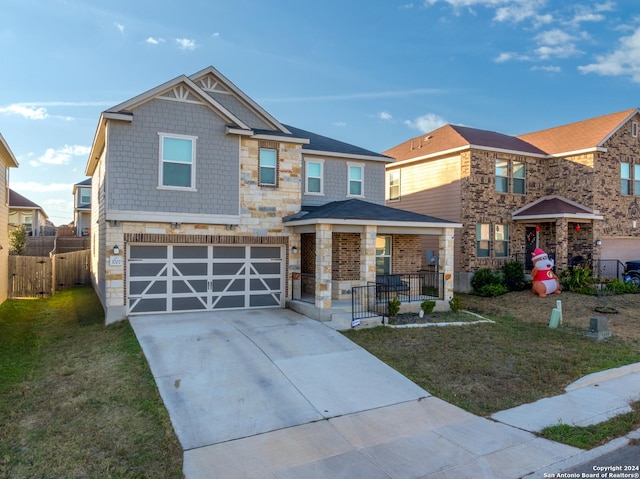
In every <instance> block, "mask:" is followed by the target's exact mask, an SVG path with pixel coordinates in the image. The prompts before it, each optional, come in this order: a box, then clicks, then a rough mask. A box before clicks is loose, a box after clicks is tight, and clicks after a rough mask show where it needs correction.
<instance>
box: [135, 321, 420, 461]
mask: <svg viewBox="0 0 640 479" xmlns="http://www.w3.org/2000/svg"><path fill="white" fill-rule="evenodd" d="M131 324H132V325H133V328H134V330H135V333H136V335H137V337H138V340H139V341H140V344H141V345H142V349H143V350H144V353H145V356H146V357H147V359H148V361H149V364H150V366H151V371H152V373H153V376H154V378H155V380H156V382H157V384H158V388H159V390H160V394H161V395H162V399H163V400H164V402H165V405H166V407H167V409H168V410H169V415H170V417H171V421H172V423H173V427H174V429H175V431H176V434H177V435H178V438H179V440H180V442H181V444H182V446H183V448H184V449H185V450H190V449H194V448H199V447H203V446H208V445H211V444H217V443H220V442H225V441H230V440H233V439H239V438H243V437H249V436H255V435H256V434H261V433H265V432H269V431H275V430H278V429H283V428H288V427H291V426H297V425H300V424H306V423H310V422H314V421H320V420H322V419H326V418H330V417H336V416H343V415H345V414H351V413H354V412H358V411H364V410H368V409H375V408H380V407H383V406H388V405H391V404H397V403H401V402H406V401H412V400H416V399H419V398H423V397H427V396H429V393H427V392H426V391H425V390H423V389H422V388H420V387H418V386H416V385H415V384H414V383H413V382H411V381H409V380H408V379H406V378H405V377H404V376H402V375H400V374H399V373H397V372H396V371H395V370H393V369H391V368H390V367H389V366H387V365H386V364H384V363H382V362H381V361H379V360H378V359H376V358H375V357H373V356H372V355H370V354H369V353H368V352H366V351H365V350H363V349H362V348H360V347H358V346H356V345H355V344H353V343H352V342H351V341H349V340H348V339H346V338H344V337H343V336H342V335H341V334H340V333H338V332H336V331H334V330H332V329H331V328H329V327H327V326H325V325H324V324H322V323H319V322H317V321H314V320H312V319H309V318H306V317H304V316H301V315H299V314H297V313H294V312H293V311H291V310H283V309H264V310H252V311H227V312H221V313H193V314H189V313H187V314H175V315H172V314H163V315H153V316H140V317H136V318H132V319H131Z"/></svg>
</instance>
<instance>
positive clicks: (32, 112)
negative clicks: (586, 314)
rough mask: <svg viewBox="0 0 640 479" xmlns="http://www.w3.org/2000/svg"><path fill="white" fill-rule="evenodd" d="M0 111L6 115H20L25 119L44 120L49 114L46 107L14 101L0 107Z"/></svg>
mask: <svg viewBox="0 0 640 479" xmlns="http://www.w3.org/2000/svg"><path fill="white" fill-rule="evenodd" d="M0 113H5V114H7V115H20V116H22V117H24V118H26V119H27V120H44V119H45V118H47V117H48V116H49V114H48V113H47V110H46V108H42V107H38V108H36V107H34V106H29V105H25V104H21V103H14V104H13V105H9V106H6V107H0Z"/></svg>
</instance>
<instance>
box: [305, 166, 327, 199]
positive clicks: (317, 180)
mask: <svg viewBox="0 0 640 479" xmlns="http://www.w3.org/2000/svg"><path fill="white" fill-rule="evenodd" d="M304 166H305V168H304V174H305V193H307V194H312V195H314V194H315V195H321V194H323V192H324V191H323V188H324V185H323V181H322V178H323V174H322V173H323V172H322V170H323V167H324V163H323V162H322V161H321V160H306V161H305V163H304Z"/></svg>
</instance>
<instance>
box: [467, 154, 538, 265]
mask: <svg viewBox="0 0 640 479" xmlns="http://www.w3.org/2000/svg"><path fill="white" fill-rule="evenodd" d="M496 159H504V160H510V161H520V162H524V163H525V165H526V166H525V168H526V184H525V192H526V194H524V195H519V194H513V193H498V192H496V190H495V180H496V175H495V160H496ZM546 161H547V160H546V159H539V158H530V157H526V156H521V155H512V154H506V153H496V152H492V151H484V150H470V151H466V152H463V153H462V155H461V171H462V174H461V177H462V180H461V181H462V188H461V191H462V195H463V202H462V204H463V206H462V221H461V223H462V228H461V229H460V230H456V233H455V237H456V241H455V245H456V266H455V270H456V271H457V272H458V271H462V272H472V271H476V270H477V269H479V268H493V269H496V268H499V267H501V266H502V265H503V264H504V263H505V262H506V261H508V260H509V258H493V257H491V258H478V257H477V256H476V225H477V224H479V223H490V224H492V225H493V224H507V225H509V227H510V232H509V240H510V241H509V249H510V251H511V253H516V252H519V251H521V250H522V246H523V245H524V237H525V234H524V227H525V225H516V224H514V222H513V221H512V219H511V214H512V213H513V211H515V210H517V209H518V208H521V207H523V206H525V205H526V204H528V203H529V202H530V201H532V198H538V197H540V196H543V195H544V188H545V176H544V175H545V169H546V168H547V164H546V163H545V162H546Z"/></svg>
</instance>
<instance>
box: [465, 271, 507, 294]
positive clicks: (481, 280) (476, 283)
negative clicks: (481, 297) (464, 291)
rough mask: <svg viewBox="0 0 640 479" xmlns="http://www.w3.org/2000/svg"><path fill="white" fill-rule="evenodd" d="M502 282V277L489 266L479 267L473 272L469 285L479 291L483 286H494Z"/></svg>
mask: <svg viewBox="0 0 640 479" xmlns="http://www.w3.org/2000/svg"><path fill="white" fill-rule="evenodd" d="M499 284H502V277H501V276H500V273H497V272H495V271H493V270H491V269H489V268H481V269H479V270H478V271H476V272H475V273H474V274H473V277H472V278H471V287H472V288H473V289H474V291H476V292H477V293H480V291H481V290H482V288H484V287H485V286H494V285H499Z"/></svg>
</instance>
